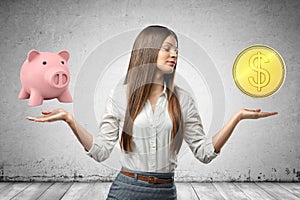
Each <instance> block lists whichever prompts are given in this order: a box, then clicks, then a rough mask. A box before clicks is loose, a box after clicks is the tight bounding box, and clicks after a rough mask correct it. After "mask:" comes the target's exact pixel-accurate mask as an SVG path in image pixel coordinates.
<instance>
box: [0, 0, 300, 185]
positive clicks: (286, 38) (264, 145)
mask: <svg viewBox="0 0 300 200" xmlns="http://www.w3.org/2000/svg"><path fill="white" fill-rule="evenodd" d="M155 2H156V3H155V5H154V3H153V2H152V1H145V0H140V1H121V0H113V1H108V0H107V1H97V0H91V1H83V0H82V1H80V0H77V1H72V0H67V1H65V0H63V1H61V0H55V1H46V0H30V1H27V0H15V1H0V25H1V30H0V41H1V42H0V59H1V64H0V69H1V70H0V84H1V88H0V91H1V99H0V106H1V107H0V108H1V109H0V118H1V121H0V181H1V180H6V181H7V180H21V181H23V180H42V181H46V180H76V181H81V180H95V179H100V180H103V181H106V180H112V179H113V177H115V175H116V172H117V170H118V164H116V163H117V160H118V155H119V151H118V149H117V148H116V149H115V150H114V152H113V154H112V156H111V158H109V159H108V160H107V161H105V162H104V163H97V162H95V161H94V160H92V159H91V158H89V157H88V156H86V155H85V153H84V151H83V148H82V147H81V145H80V144H79V142H78V141H77V140H76V138H75V136H74V135H73V134H72V132H71V130H70V129H69V128H68V126H67V125H66V124H64V123H63V122H56V123H52V124H51V123H47V124H38V123H33V122H30V121H27V120H26V119H25V117H26V116H28V115H31V116H32V115H34V116H35V115H39V114H40V112H41V111H42V110H45V109H54V108H57V107H62V108H65V109H67V110H69V111H70V112H71V113H73V114H75V116H76V117H78V119H79V122H80V123H82V125H83V126H84V127H86V128H87V129H88V130H89V131H90V132H91V133H93V134H96V131H97V130H96V128H95V127H97V124H96V123H95V122H94V121H90V122H86V121H84V118H85V117H84V116H83V115H84V112H83V111H84V109H85V108H84V105H81V106H80V111H81V112H78V113H77V114H76V113H74V111H75V109H76V108H75V104H76V101H77V98H78V99H79V98H82V97H80V96H75V98H74V104H61V103H58V102H57V100H49V101H46V102H44V104H43V105H42V106H38V107H28V106H27V101H21V100H19V99H18V98H17V97H18V93H19V90H20V88H21V83H20V81H19V72H20V68H21V65H22V63H23V62H24V60H25V59H26V54H27V52H28V51H29V50H30V49H37V50H40V51H50V52H57V51H60V50H62V49H68V50H69V51H70V53H71V59H70V61H69V66H70V71H71V83H70V86H69V88H70V91H71V93H72V94H75V93H76V92H78V91H76V88H77V84H78V81H79V80H82V79H80V78H81V77H82V76H84V71H82V67H83V66H84V65H85V63H86V61H88V58H89V57H90V55H91V54H92V53H93V52H95V51H96V50H97V49H98V48H100V47H101V45H102V44H105V42H106V41H114V40H113V39H114V37H116V36H117V37H118V38H120V37H119V36H120V34H121V35H122V34H123V33H125V32H128V31H133V33H135V31H136V30H138V31H140V30H141V29H142V28H143V27H145V26H147V25H150V24H162V25H165V26H167V27H170V28H171V29H173V30H174V31H175V32H177V33H180V34H181V35H183V36H184V37H187V38H189V39H190V41H193V42H194V43H195V44H197V45H198V46H199V48H201V49H202V50H203V51H204V52H205V55H206V57H207V58H209V59H210V60H211V61H212V62H211V63H213V66H215V68H216V77H220V78H219V79H218V81H220V84H221V85H222V86H223V91H220V92H222V93H224V95H223V96H224V99H219V101H221V102H223V104H224V110H223V111H221V113H220V115H221V116H222V120H223V118H224V122H223V121H222V124H221V126H222V125H223V124H224V123H225V122H226V121H227V120H228V119H229V118H230V117H231V116H232V115H233V113H234V112H235V111H236V110H237V109H238V108H241V107H247V108H257V107H260V108H262V109H263V110H267V111H278V112H279V115H277V116H275V117H271V118H268V119H261V120H252V121H251V120H246V121H243V122H242V123H240V124H239V125H238V127H237V128H236V130H235V132H234V134H233V135H232V137H231V138H230V140H229V141H228V143H227V144H226V145H225V146H224V148H223V149H222V152H221V155H220V156H219V157H218V158H216V159H215V160H214V161H213V162H211V163H210V164H208V165H205V164H202V163H200V162H198V161H197V160H196V159H195V158H194V157H193V155H192V154H191V152H190V150H189V149H187V148H186V146H184V147H183V150H182V152H181V156H180V159H179V165H178V168H177V170H176V180H178V181H224V180H225V181H232V180H235V181H264V180H267V181H299V180H300V156H299V155H300V145H299V144H300V135H299V130H300V126H299V121H300V116H299V114H300V106H299V105H300V101H299V90H300V89H299V88H300V87H299V86H300V82H299V78H300V77H299V76H300V70H299V69H300V61H299V58H300V37H299V35H300V14H299V9H300V2H299V1H287V0H286V1H279V0H278V1H276V0H270V1H244V0H243V1H237V0H236V1H196V0H195V1H183V0H173V1H171V0H163V1H155ZM134 37H135V36H133V37H132V38H129V39H128V38H127V39H128V40H126V42H125V44H126V45H127V43H128V41H129V44H130V45H132V43H133V40H134ZM130 39H132V41H130ZM130 42H131V43H130ZM179 42H180V41H179ZM252 44H266V45H269V46H271V47H273V48H275V49H276V50H277V51H278V52H279V53H280V54H281V56H282V57H283V59H284V61H285V64H286V69H287V75H286V80H285V82H284V85H283V86H282V88H281V89H280V90H279V91H278V92H277V93H276V94H274V95H272V96H270V97H267V98H263V99H255V98H251V97H248V96H246V95H244V94H243V93H241V92H240V91H239V90H238V88H237V87H236V85H235V83H234V81H233V78H232V64H233V62H234V59H235V58H236V56H237V55H238V53H239V52H240V51H241V50H242V49H244V48H246V47H247V46H249V45H252ZM114 45H115V43H114ZM119 45H120V48H124V46H122V45H124V44H122V43H120V44H119ZM182 47H184V44H182ZM117 48H118V47H117ZM130 48H131V46H126V47H125V50H124V51H126V52H127V54H128V50H129V49H130ZM182 51H185V50H184V49H182ZM191 52H193V51H191ZM104 53H105V54H107V57H112V58H113V59H114V61H113V60H112V62H115V63H118V64H120V65H123V66H122V67H121V69H122V70H123V71H124V72H125V70H126V67H127V63H126V62H128V59H126V56H125V58H124V59H123V60H122V59H121V57H122V55H118V54H116V51H115V50H114V49H108V50H107V51H106V52H104ZM195 53H196V52H195ZM105 54H104V55H105ZM127 54H126V55H127ZM100 58H101V57H99V67H100V69H102V68H103V69H104V68H105V67H106V66H102V65H101V63H102V61H101V59H100ZM116 58H118V59H117V60H116ZM183 60H184V59H182V61H181V62H182V63H184V62H183ZM120 61H124V63H121V62H120ZM183 66H184V64H183ZM110 69H111V68H110ZM122 70H121V71H122ZM112 71H114V70H112ZM115 71H118V70H115ZM183 71H184V70H182V73H181V75H182V76H183V77H184V75H183V74H184V72H183ZM186 76H191V75H189V74H187V75H186ZM184 78H185V79H197V77H196V78H195V77H194V78H193V77H184ZM203 80H205V78H203ZM87 81H88V80H87ZM210 81H212V80H210ZM204 82H205V81H204ZM98 84H100V83H99V81H98ZM99 87H100V86H99ZM207 87H208V90H209V87H210V86H209V84H208V86H207ZM105 88H106V89H107V87H105ZM204 90H205V89H204ZM207 93H209V92H207ZM82 95H83V96H84V95H85V94H84V92H82ZM105 95H106V93H105ZM105 95H104V96H105ZM95 96H97V95H95ZM100 96H101V95H100ZM195 97H196V98H197V99H201V97H200V96H199V95H198V94H197V93H195ZM208 97H209V95H208ZM103 99H105V98H104V97H103V98H102V100H103ZM208 99H209V98H208ZM207 102H208V103H209V102H211V101H210V100H207ZM86 106H87V108H88V107H91V106H90V105H86ZM100 106H103V104H101V105H100ZM100 110H101V109H100ZM199 110H200V114H201V116H202V118H203V123H204V126H205V127H206V128H207V129H209V130H207V133H208V135H209V136H212V135H213V134H214V132H213V131H211V130H218V129H220V128H221V126H220V127H214V126H213V125H214V122H211V119H214V118H213V114H212V113H218V112H219V111H218V110H213V109H210V110H208V111H207V110H205V105H201V103H199ZM209 111H211V112H209ZM206 112H207V113H206ZM81 115H82V116H81ZM96 115H97V114H96ZM206 116H207V117H206ZM81 120H82V121H81Z"/></svg>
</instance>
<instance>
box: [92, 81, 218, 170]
mask: <svg viewBox="0 0 300 200" xmlns="http://www.w3.org/2000/svg"><path fill="white" fill-rule="evenodd" d="M126 87H127V85H118V86H116V87H115V88H114V89H112V90H111V92H110V94H109V97H108V99H107V101H106V107H105V113H104V116H103V119H102V122H101V123H100V128H99V129H100V130H99V132H98V134H97V135H96V136H94V138H93V145H92V147H91V149H90V150H89V151H88V152H87V155H89V156H91V157H92V158H94V159H95V160H96V161H98V162H101V161H104V160H105V159H107V158H108V157H109V155H110V153H111V151H112V149H113V147H114V145H115V144H116V143H117V141H118V140H119V139H120V138H121V134H122V130H123V124H124V116H125V111H126V105H127V100H126ZM176 87H177V92H178V98H179V102H180V105H181V112H182V115H183V121H184V123H185V132H184V141H185V142H186V143H187V144H188V145H189V147H190V149H191V150H192V152H193V153H194V155H195V157H196V158H197V159H198V160H199V161H201V162H203V163H209V162H210V161H211V160H212V159H214V158H215V157H216V156H217V155H219V153H215V149H214V146H213V144H212V138H207V137H206V135H205V133H204V131H203V127H202V123H201V119H200V116H199V114H198V111H197V109H196V106H195V101H194V100H193V98H192V97H191V96H190V94H189V93H188V92H187V91H185V90H183V89H182V88H179V87H178V86H176ZM167 105H168V101H167V93H166V83H164V90H163V92H162V93H161V95H160V96H159V98H158V100H157V103H156V106H155V110H154V112H153V110H152V107H151V103H150V101H149V99H148V100H147V102H146V104H145V106H144V108H143V110H142V111H141V112H140V113H139V115H138V116H137V117H136V119H135V121H134V124H133V131H132V147H133V152H131V153H125V152H123V151H122V152H121V160H120V161H121V165H122V166H123V167H125V168H127V169H131V170H136V171H146V172H166V173H168V172H174V170H175V168H176V166H177V156H176V155H173V154H172V153H171V152H170V141H171V135H172V121H171V119H170V117H169V114H168V106H167ZM117 145H119V142H118V143H117Z"/></svg>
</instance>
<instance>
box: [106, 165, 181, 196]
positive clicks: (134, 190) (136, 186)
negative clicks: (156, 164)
mask: <svg viewBox="0 0 300 200" xmlns="http://www.w3.org/2000/svg"><path fill="white" fill-rule="evenodd" d="M125 170H126V171H129V172H132V173H135V178H131V177H128V176H126V175H124V174H122V173H120V172H119V174H118V175H117V177H116V179H115V181H114V182H113V183H112V185H111V187H110V190H109V193H108V196H107V199H106V200H113V199H118V200H144V199H151V200H153V199H163V200H168V199H169V200H176V199H177V192H176V186H175V183H174V182H172V183H163V184H153V183H148V182H146V181H141V180H138V179H137V174H140V175H143V176H156V177H158V178H171V177H174V173H153V172H137V171H132V170H128V169H125Z"/></svg>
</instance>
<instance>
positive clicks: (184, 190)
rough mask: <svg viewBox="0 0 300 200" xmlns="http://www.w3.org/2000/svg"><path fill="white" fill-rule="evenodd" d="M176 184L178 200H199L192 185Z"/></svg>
mask: <svg viewBox="0 0 300 200" xmlns="http://www.w3.org/2000/svg"><path fill="white" fill-rule="evenodd" d="M175 184H176V190H177V199H178V200H185V199H189V200H199V198H198V197H197V194H196V193H195V191H194V189H193V187H192V185H191V183H175Z"/></svg>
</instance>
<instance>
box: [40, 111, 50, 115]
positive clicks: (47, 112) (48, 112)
mask: <svg viewBox="0 0 300 200" xmlns="http://www.w3.org/2000/svg"><path fill="white" fill-rule="evenodd" d="M42 113H43V114H44V115H48V114H50V113H52V111H50V110H45V111H42Z"/></svg>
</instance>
